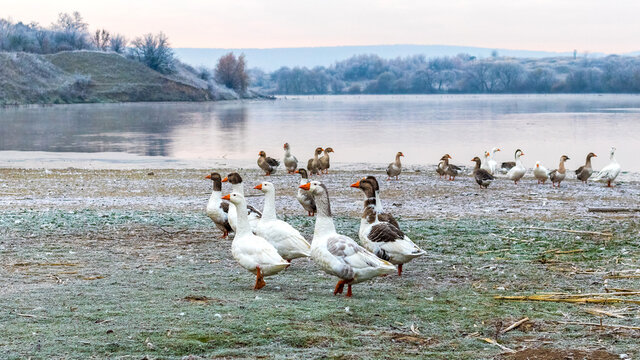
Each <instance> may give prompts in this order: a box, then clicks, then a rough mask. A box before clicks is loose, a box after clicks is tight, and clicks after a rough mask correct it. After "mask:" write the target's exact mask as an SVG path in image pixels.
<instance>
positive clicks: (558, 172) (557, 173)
mask: <svg viewBox="0 0 640 360" xmlns="http://www.w3.org/2000/svg"><path fill="white" fill-rule="evenodd" d="M567 160H569V157H568V156H567V155H562V156H561V157H560V164H559V165H558V168H557V169H554V170H551V172H549V179H551V186H553V187H556V184H558V185H557V187H560V183H561V182H562V180H564V178H565V177H566V176H567V169H566V168H565V166H564V163H565V161H567Z"/></svg>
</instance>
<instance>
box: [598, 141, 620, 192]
mask: <svg viewBox="0 0 640 360" xmlns="http://www.w3.org/2000/svg"><path fill="white" fill-rule="evenodd" d="M615 153H616V148H614V147H611V152H610V153H609V160H611V162H610V163H609V165H607V166H605V167H604V168H602V170H600V172H598V174H597V175H596V177H595V180H596V181H606V182H607V186H608V187H613V185H612V183H613V181H614V180H615V179H616V178H617V177H618V175H619V174H620V170H621V167H620V164H618V162H617V161H616V157H615Z"/></svg>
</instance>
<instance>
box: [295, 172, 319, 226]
mask: <svg viewBox="0 0 640 360" xmlns="http://www.w3.org/2000/svg"><path fill="white" fill-rule="evenodd" d="M296 173H299V174H300V185H304V184H306V183H308V182H309V175H307V170H305V169H298V170H296ZM296 199H298V202H299V203H300V205H302V207H303V208H304V209H305V210H307V213H308V214H309V216H314V215H315V214H316V212H317V209H316V202H315V200H313V196H311V194H309V192H308V191H305V190H302V189H300V188H298V194H297V195H296Z"/></svg>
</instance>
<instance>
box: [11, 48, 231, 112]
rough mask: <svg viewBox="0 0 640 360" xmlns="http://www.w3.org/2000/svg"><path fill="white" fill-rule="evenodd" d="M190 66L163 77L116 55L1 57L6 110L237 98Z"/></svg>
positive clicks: (81, 53)
mask: <svg viewBox="0 0 640 360" xmlns="http://www.w3.org/2000/svg"><path fill="white" fill-rule="evenodd" d="M190 70H192V69H190V68H189V67H188V66H185V65H182V64H179V65H178V71H177V72H176V73H174V74H171V75H163V74H161V73H159V72H157V71H154V70H151V69H150V68H148V67H146V66H144V65H143V64H141V63H139V62H136V61H133V60H130V59H127V58H125V57H123V56H120V55H118V54H115V53H104V52H96V51H69V52H60V53H56V54H51V55H38V54H30V53H23V52H17V53H16V52H11V53H9V52H0V105H3V104H4V105H6V104H54V103H82V102H129V101H207V100H218V99H233V98H237V97H238V96H237V95H236V94H235V93H233V92H232V91H231V90H228V89H220V88H217V87H215V86H214V87H213V88H212V86H211V84H210V83H208V82H206V81H204V80H202V79H200V78H198V77H197V76H195V75H194V74H193V71H190Z"/></svg>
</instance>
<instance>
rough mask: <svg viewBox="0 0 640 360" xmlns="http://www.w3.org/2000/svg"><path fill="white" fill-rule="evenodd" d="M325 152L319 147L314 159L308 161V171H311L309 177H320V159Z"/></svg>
mask: <svg viewBox="0 0 640 360" xmlns="http://www.w3.org/2000/svg"><path fill="white" fill-rule="evenodd" d="M323 151H324V149H323V148H321V147H317V148H316V150H315V151H314V152H313V158H311V159H309V161H307V170H309V175H320V159H319V158H318V157H319V156H320V154H322V152H323Z"/></svg>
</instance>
